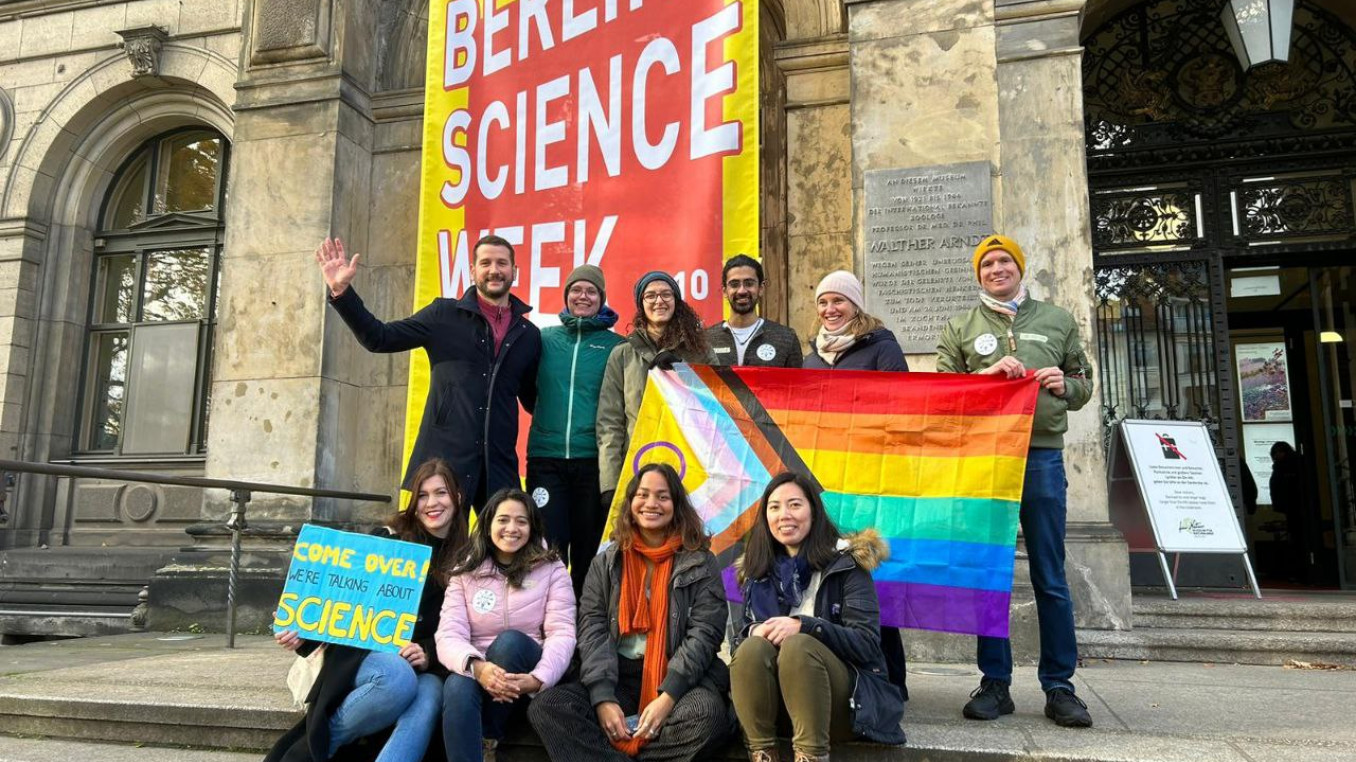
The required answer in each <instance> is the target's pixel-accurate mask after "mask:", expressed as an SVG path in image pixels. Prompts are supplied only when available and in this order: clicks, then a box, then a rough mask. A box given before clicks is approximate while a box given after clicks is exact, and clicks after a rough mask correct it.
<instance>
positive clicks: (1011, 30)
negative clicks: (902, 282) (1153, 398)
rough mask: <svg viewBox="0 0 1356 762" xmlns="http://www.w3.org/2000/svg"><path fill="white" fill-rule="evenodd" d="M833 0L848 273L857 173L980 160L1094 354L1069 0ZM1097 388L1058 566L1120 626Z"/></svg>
mask: <svg viewBox="0 0 1356 762" xmlns="http://www.w3.org/2000/svg"><path fill="white" fill-rule="evenodd" d="M845 3H846V4H847V7H848V40H849V51H850V52H849V55H850V71H851V104H852V106H851V108H852V122H851V124H852V190H853V199H854V209H853V219H854V222H855V225H854V232H853V241H854V248H855V251H856V257H855V265H856V268H857V272H858V273H862V272H863V257H862V252H863V246H864V242H865V225H864V219H865V209H864V203H863V187H864V173H865V172H867V171H868V170H875V169H907V168H913V167H925V166H932V165H939V164H952V163H957V164H959V163H965V162H976V161H983V162H988V163H989V165H990V166H991V167H992V171H993V195H994V198H993V199H992V201H993V221H994V226H995V228H996V229H997V230H999V231H1004V232H1006V233H1007V234H1008V235H1011V236H1013V237H1014V238H1016V239H1017V240H1019V241H1022V242H1024V243H1025V245H1026V248H1027V255H1028V260H1029V261H1028V270H1027V282H1028V283H1029V284H1031V285H1032V287H1033V290H1034V291H1036V292H1037V294H1038V296H1039V297H1040V298H1043V299H1048V300H1051V301H1053V302H1055V303H1058V304H1060V305H1061V306H1063V307H1065V308H1066V309H1069V310H1070V311H1071V312H1073V313H1074V315H1075V317H1076V319H1077V320H1078V322H1079V325H1080V327H1081V328H1082V334H1083V338H1084V341H1085V342H1087V346H1088V353H1089V355H1090V356H1093V357H1095V356H1096V352H1095V346H1093V341H1094V338H1095V337H1094V335H1093V331H1092V328H1091V318H1092V313H1091V307H1090V305H1091V301H1090V295H1091V289H1092V268H1091V265H1092V255H1091V245H1090V232H1089V228H1088V211H1087V208H1088V191H1087V178H1086V174H1085V169H1084V153H1083V150H1084V149H1083V130H1082V85H1081V79H1080V76H1079V60H1080V58H1079V54H1080V52H1081V49H1080V48H1079V47H1078V38H1077V31H1078V12H1079V11H1080V9H1081V6H1082V4H1083V0H845ZM935 362H936V358H935V355H930V354H929V355H912V356H910V357H909V364H910V367H912V368H914V369H915V370H924V371H927V370H931V369H933V368H934V367H935ZM1099 399H1100V398H1099V397H1094V398H1093V400H1092V401H1091V402H1090V403H1089V404H1088V407H1087V408H1086V409H1085V410H1084V411H1082V412H1081V413H1077V414H1074V415H1072V416H1070V425H1071V427H1072V431H1071V432H1070V434H1069V437H1068V448H1069V449H1068V450H1067V453H1066V458H1067V460H1066V465H1067V467H1068V478H1069V506H1070V510H1069V518H1070V525H1069V532H1068V539H1067V547H1068V551H1069V561H1068V572H1069V581H1070V583H1071V585H1072V587H1073V594H1074V598H1075V609H1076V612H1077V618H1078V624H1079V626H1082V627H1096V628H1121V627H1128V626H1129V609H1130V595H1129V571H1128V563H1127V556H1126V553H1125V545H1124V543H1123V542H1122V541H1121V540H1120V537H1119V535H1118V534H1117V533H1116V532H1115V531H1114V529H1113V528H1112V527H1111V526H1110V524H1109V523H1108V522H1107V500H1106V485H1105V469H1104V465H1103V459H1102V451H1101V446H1100V436H1101V434H1100V431H1101V428H1100V417H1099V415H1098V412H1097V411H1098V409H1099V408H1100V402H1099ZM1019 550H1020V547H1019ZM1022 561H1023V559H1020V558H1019V563H1018V565H1017V580H1016V584H1015V586H1014V596H1013V641H1014V650H1015V652H1016V653H1017V654H1018V656H1019V658H1025V659H1030V658H1033V657H1034V655H1035V654H1036V644H1037V642H1038V641H1037V637H1036V624H1035V610H1034V606H1033V605H1032V600H1031V590H1030V586H1029V582H1028V581H1027V575H1026V568H1025V563H1023V562H1022ZM909 640H910V652H911V654H913V655H914V656H915V657H917V658H922V659H941V660H956V661H969V660H972V659H973V658H974V647H973V641H972V640H971V639H969V638H957V637H954V636H944V635H932V634H927V635H922V634H918V633H911V635H910V638H909Z"/></svg>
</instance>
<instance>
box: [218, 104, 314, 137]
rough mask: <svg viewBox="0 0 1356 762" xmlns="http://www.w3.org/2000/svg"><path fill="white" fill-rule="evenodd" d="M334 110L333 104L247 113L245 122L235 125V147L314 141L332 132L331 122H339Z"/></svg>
mask: <svg viewBox="0 0 1356 762" xmlns="http://www.w3.org/2000/svg"><path fill="white" fill-rule="evenodd" d="M338 109H339V104H338V102H337V101H331V102H329V103H299V104H295V105H282V106H276V107H271V108H267V109H255V110H252V111H251V112H250V116H249V118H248V119H242V120H240V122H239V123H238V124H237V125H236V129H235V143H236V144H237V145H239V144H242V143H246V142H250V141H257V140H272V139H275V138H305V139H309V140H316V141H318V140H321V139H324V138H326V136H327V135H329V134H330V133H332V132H334V125H335V122H336V121H337V120H338V118H339V117H338Z"/></svg>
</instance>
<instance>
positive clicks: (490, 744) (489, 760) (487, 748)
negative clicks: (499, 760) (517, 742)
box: [480, 738, 499, 762]
mask: <svg viewBox="0 0 1356 762" xmlns="http://www.w3.org/2000/svg"><path fill="white" fill-rule="evenodd" d="M498 752H499V742H498V741H497V740H495V739H493V738H485V739H482V740H481V742H480V756H481V758H482V759H484V760H485V762H495V757H496V756H497V755H498Z"/></svg>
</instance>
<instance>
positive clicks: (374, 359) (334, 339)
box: [314, 267, 415, 386]
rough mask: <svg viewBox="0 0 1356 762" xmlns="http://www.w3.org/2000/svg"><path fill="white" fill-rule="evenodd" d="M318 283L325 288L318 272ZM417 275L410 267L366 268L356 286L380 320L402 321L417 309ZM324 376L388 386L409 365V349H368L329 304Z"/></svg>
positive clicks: (323, 366) (323, 365)
mask: <svg viewBox="0 0 1356 762" xmlns="http://www.w3.org/2000/svg"><path fill="white" fill-rule="evenodd" d="M314 275H315V286H316V288H317V289H321V290H323V289H324V286H323V285H322V284H321V278H320V274H319V273H318V272H317V273H314ZM413 280H414V274H413V273H412V272H410V271H408V269H407V268H399V267H362V268H361V269H360V270H359V274H358V277H357V278H356V279H355V280H354V284H353V287H354V288H355V289H356V290H357V292H358V295H359V296H361V297H362V300H363V304H364V305H366V307H367V308H368V309H369V310H371V312H372V314H373V315H375V316H377V318H378V319H379V320H384V321H387V322H390V321H394V320H400V319H402V318H405V317H406V316H408V315H410V314H411V313H413V312H414V311H415V308H414V307H413V306H412V305H411V304H410V294H411V293H412V292H413V287H414V283H413ZM324 335H325V340H324V354H323V357H322V360H321V362H322V368H323V369H324V370H323V375H324V376H325V377H326V378H333V379H335V380H338V381H342V382H344V383H347V384H357V385H359V386H386V385H389V384H392V383H399V382H398V381H396V380H395V379H396V378H397V376H398V375H400V373H401V370H400V369H402V368H403V367H404V366H407V365H409V361H410V356H409V353H408V352H400V353H395V354H388V353H376V352H368V351H367V350H366V349H364V348H363V347H362V345H361V344H359V343H358V340H357V339H356V338H354V337H353V332H352V331H350V330H349V328H348V325H347V324H346V323H344V321H343V319H341V318H340V317H339V315H338V313H336V312H335V311H334V309H333V308H332V307H329V306H328V304H327V305H326V307H325V333H324Z"/></svg>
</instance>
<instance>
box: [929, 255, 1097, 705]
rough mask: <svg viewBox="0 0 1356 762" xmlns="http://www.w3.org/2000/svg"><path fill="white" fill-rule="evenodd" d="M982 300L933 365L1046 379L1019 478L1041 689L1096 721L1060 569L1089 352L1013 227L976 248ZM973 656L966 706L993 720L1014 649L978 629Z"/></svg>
mask: <svg viewBox="0 0 1356 762" xmlns="http://www.w3.org/2000/svg"><path fill="white" fill-rule="evenodd" d="M973 264H974V268H975V279H976V280H978V281H979V286H980V293H979V302H980V303H979V305H978V306H976V307H974V308H973V309H971V310H969V311H967V312H965V313H962V314H960V315H957V316H955V317H953V318H951V320H950V322H948V323H947V324H946V327H945V328H944V329H943V330H942V337H941V341H940V343H939V344H938V345H937V370H938V371H940V372H942V373H981V374H993V375H1002V376H1006V377H1008V378H1021V377H1022V376H1025V375H1026V374H1027V371H1028V370H1031V371H1034V373H1033V376H1034V378H1035V380H1036V381H1037V382H1038V383H1039V384H1040V385H1041V390H1040V393H1039V396H1038V397H1037V399H1036V415H1035V418H1034V420H1033V421H1032V432H1031V446H1030V450H1029V451H1028V452H1027V460H1026V481H1025V482H1024V483H1023V487H1022V507H1021V523H1022V537H1023V540H1024V542H1025V545H1026V551H1027V559H1028V563H1029V565H1030V568H1031V586H1032V587H1033V588H1034V589H1035V592H1036V616H1037V619H1038V620H1039V624H1040V636H1041V656H1040V666H1039V669H1038V670H1037V674H1038V676H1039V677H1040V681H1041V688H1042V689H1043V690H1044V691H1045V696H1046V700H1045V716H1046V717H1049V718H1050V719H1051V720H1054V721H1055V723H1056V724H1058V725H1062V726H1064V727H1080V728H1086V727H1091V726H1092V717H1091V715H1089V714H1088V709H1087V705H1086V704H1084V703H1083V702H1082V701H1081V700H1080V699H1079V698H1078V697H1077V696H1076V695H1074V687H1073V682H1072V680H1073V674H1074V667H1075V666H1076V665H1077V663H1078V643H1077V641H1076V640H1075V638H1074V618H1073V601H1072V599H1071V598H1070V597H1069V584H1068V582H1067V581H1066V580H1065V577H1064V522H1065V514H1066V512H1067V502H1066V497H1067V496H1066V494H1065V493H1066V482H1065V480H1064V432H1065V431H1066V430H1067V429H1068V412H1069V411H1071V410H1078V409H1080V408H1082V407H1083V406H1084V405H1086V404H1087V402H1088V399H1089V398H1091V397H1092V379H1091V378H1089V365H1088V359H1087V356H1086V355H1084V354H1083V345H1082V342H1081V341H1079V338H1078V326H1077V325H1076V324H1075V323H1074V319H1073V316H1072V315H1070V314H1069V313H1068V312H1066V311H1064V310H1062V309H1060V308H1059V307H1056V306H1054V305H1052V304H1046V303H1045V302H1039V301H1036V300H1035V299H1032V298H1030V297H1029V296H1027V293H1026V286H1024V285H1023V284H1022V277H1023V276H1024V275H1025V274H1026V255H1025V254H1024V253H1023V252H1022V248H1021V247H1020V246H1018V245H1017V242H1016V241H1014V240H1012V239H1011V238H1008V237H1007V236H1001V235H991V236H988V237H986V238H985V239H984V240H982V241H980V243H979V246H977V247H975V253H974V257H973ZM976 651H977V656H978V662H979V669H980V672H982V673H983V675H984V676H983V678H982V679H981V681H980V684H979V688H978V689H977V690H976V691H975V692H974V693H972V694H970V696H971V698H970V702H969V703H967V704H966V705H965V709H964V712H963V713H964V715H965V716H966V717H968V718H970V719H972V720H993V719H997V718H998V717H999V716H1000V715H1004V714H1011V713H1012V712H1013V711H1014V709H1015V707H1014V705H1013V703H1012V697H1011V696H1010V695H1009V692H1008V687H1009V686H1010V685H1011V684H1012V648H1011V644H1010V643H1009V641H1008V640H1007V639H1006V638H986V637H981V638H979V642H978V644H977V648H976Z"/></svg>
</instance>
